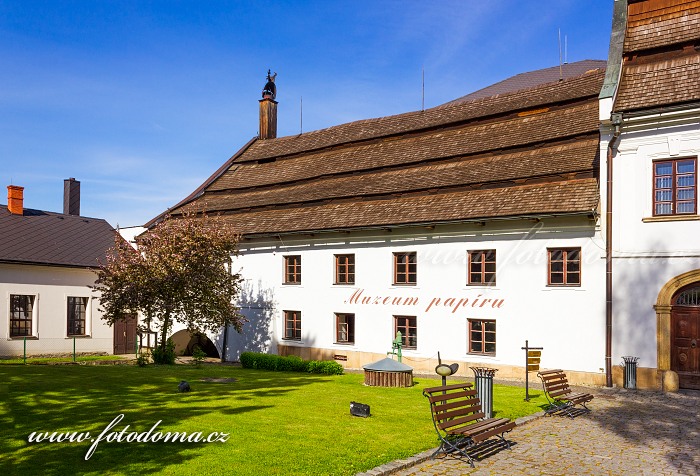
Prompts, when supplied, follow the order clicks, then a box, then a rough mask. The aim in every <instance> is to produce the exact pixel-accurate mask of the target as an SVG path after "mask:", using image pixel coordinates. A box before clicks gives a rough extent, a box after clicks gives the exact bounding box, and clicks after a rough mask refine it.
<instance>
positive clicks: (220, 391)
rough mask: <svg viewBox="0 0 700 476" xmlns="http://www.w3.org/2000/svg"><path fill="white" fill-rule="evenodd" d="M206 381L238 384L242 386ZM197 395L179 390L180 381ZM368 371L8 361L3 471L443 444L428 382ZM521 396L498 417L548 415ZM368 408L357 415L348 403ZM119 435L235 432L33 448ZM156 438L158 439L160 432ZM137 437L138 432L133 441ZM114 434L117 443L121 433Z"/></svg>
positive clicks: (281, 460) (236, 463)
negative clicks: (46, 438) (393, 381)
mask: <svg viewBox="0 0 700 476" xmlns="http://www.w3.org/2000/svg"><path fill="white" fill-rule="evenodd" d="M203 377H220V378H235V379H237V381H236V382H233V383H214V382H203V381H200V378H203ZM182 379H184V380H188V381H189V382H190V384H191V386H192V391H191V392H190V393H178V392H177V385H178V383H179V382H180V380H182ZM362 379H363V376H362V375H359V374H346V375H342V376H320V375H311V374H293V373H282V372H267V371H255V370H248V369H241V368H236V367H229V366H225V367H221V366H209V365H204V366H203V367H202V368H199V369H197V368H194V367H190V366H184V365H178V366H159V367H156V366H148V367H146V368H139V367H135V366H133V367H132V366H9V365H7V366H0V428H2V429H3V430H2V433H3V434H2V438H1V439H0V469H2V470H4V471H3V475H5V474H22V475H32V474H37V475H38V474H41V475H64V474H94V475H102V474H178V475H179V474H196V475H220V474H241V475H265V474H354V473H356V472H358V471H364V470H368V469H370V468H373V467H375V466H378V465H380V464H383V463H387V462H389V461H392V460H394V459H397V458H405V457H408V456H410V455H412V454H415V453H418V452H420V451H423V450H425V449H428V448H432V447H435V446H436V445H437V439H436V436H435V430H434V429H433V427H432V423H431V419H430V411H429V407H428V403H427V400H426V399H425V398H424V397H423V396H422V394H421V392H422V389H423V388H425V387H426V386H435V385H438V384H439V381H438V380H433V379H424V378H418V379H416V385H414V386H413V387H411V388H377V387H365V386H363V385H362ZM531 393H532V394H535V395H536V398H533V399H532V400H531V402H530V403H526V402H524V401H523V397H524V389H522V388H515V387H504V386H496V388H495V389H494V394H495V404H494V406H495V410H496V411H497V414H498V416H507V417H511V418H517V417H518V416H522V415H526V414H531V413H534V412H537V411H539V410H540V405H542V404H543V403H544V397H543V396H542V394H541V392H539V391H536V392H531ZM352 400H354V401H357V402H361V403H366V404H369V405H370V406H371V412H372V416H371V417H370V418H358V417H353V416H351V415H350V412H349V406H350V401H352ZM119 414H124V418H123V420H122V421H121V422H120V423H119V424H118V425H117V426H115V427H114V428H113V429H112V431H114V432H121V431H122V430H124V429H125V427H126V425H129V428H128V429H126V431H125V432H124V433H123V438H124V439H126V437H127V436H128V435H129V434H130V433H131V432H132V431H135V432H138V433H142V432H147V431H148V430H149V429H151V427H153V425H154V424H155V423H156V422H158V421H159V420H162V422H161V423H160V425H159V426H158V428H157V429H156V430H155V432H158V431H160V432H162V433H166V432H183V431H184V432H187V433H189V434H191V433H194V432H202V435H203V436H204V437H206V436H207V435H208V434H209V433H211V432H219V433H228V434H229V437H228V440H227V441H226V442H225V443H221V442H214V443H179V442H178V443H172V442H163V441H160V442H158V443H152V442H148V443H139V442H136V441H133V442H131V443H129V442H126V441H123V442H122V443H119V442H117V441H113V442H106V441H102V442H100V443H99V445H98V446H97V449H96V451H95V453H94V454H93V455H92V456H91V458H90V459H89V460H87V461H85V459H84V458H85V455H86V453H87V452H88V449H89V448H90V446H91V444H92V443H91V442H90V441H88V440H85V441H82V442H73V443H70V442H62V443H58V442H55V443H50V442H41V443H28V437H29V435H30V434H31V433H32V432H40V431H43V432H79V433H80V432H90V434H91V435H90V436H91V437H93V438H95V437H97V435H99V434H100V433H101V432H102V431H103V430H104V429H105V428H106V427H107V426H108V425H109V423H110V422H112V420H114V418H115V417H117V416H118V415H119ZM155 432H154V433H155ZM135 436H136V435H134V437H135ZM113 437H116V435H114V436H113Z"/></svg>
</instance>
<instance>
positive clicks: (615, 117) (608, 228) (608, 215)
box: [605, 113, 622, 387]
mask: <svg viewBox="0 0 700 476" xmlns="http://www.w3.org/2000/svg"><path fill="white" fill-rule="evenodd" d="M610 120H611V122H612V125H613V126H614V127H615V130H614V132H613V136H612V138H611V139H610V141H609V142H608V160H607V186H606V189H607V190H606V192H607V193H606V200H605V386H606V387H612V385H613V384H612V324H613V306H612V305H613V303H612V298H613V295H612V292H613V274H612V264H613V263H612V237H613V234H612V226H613V210H612V205H613V157H614V155H615V154H614V152H613V149H614V148H615V146H616V145H617V142H618V140H619V138H620V127H621V126H622V114H620V113H614V114H612V115H611V116H610Z"/></svg>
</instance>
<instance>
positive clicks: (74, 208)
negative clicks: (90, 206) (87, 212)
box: [63, 177, 80, 215]
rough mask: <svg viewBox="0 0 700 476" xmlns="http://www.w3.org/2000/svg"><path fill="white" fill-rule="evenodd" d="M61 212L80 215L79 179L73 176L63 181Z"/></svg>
mask: <svg viewBox="0 0 700 476" xmlns="http://www.w3.org/2000/svg"><path fill="white" fill-rule="evenodd" d="M63 214H64V215H80V181H78V180H75V179H74V178H73V177H71V178H69V179H66V180H64V181H63Z"/></svg>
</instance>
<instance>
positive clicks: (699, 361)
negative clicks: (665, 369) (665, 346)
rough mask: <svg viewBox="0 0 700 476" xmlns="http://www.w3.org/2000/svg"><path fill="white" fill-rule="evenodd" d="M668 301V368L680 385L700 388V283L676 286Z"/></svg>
mask: <svg viewBox="0 0 700 476" xmlns="http://www.w3.org/2000/svg"><path fill="white" fill-rule="evenodd" d="M671 302H672V304H671V370H673V371H675V372H676V373H677V374H678V381H679V384H680V387H681V388H694V389H698V390H700V283H694V284H691V285H689V286H685V287H684V288H682V289H680V290H679V291H678V292H677V293H676V294H675V295H674V296H673V299H672V301H671Z"/></svg>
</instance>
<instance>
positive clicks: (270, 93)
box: [262, 69, 277, 99]
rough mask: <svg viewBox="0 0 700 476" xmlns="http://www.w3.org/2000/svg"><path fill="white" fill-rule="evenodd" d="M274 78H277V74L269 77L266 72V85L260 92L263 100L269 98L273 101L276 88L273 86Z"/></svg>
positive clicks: (268, 71)
mask: <svg viewBox="0 0 700 476" xmlns="http://www.w3.org/2000/svg"><path fill="white" fill-rule="evenodd" d="M275 78H277V73H275V74H273V75H272V76H270V70H269V69H268V70H267V83H266V84H265V87H264V88H263V90H262V97H263V99H266V98H270V99H275V96H277V87H276V86H275Z"/></svg>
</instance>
